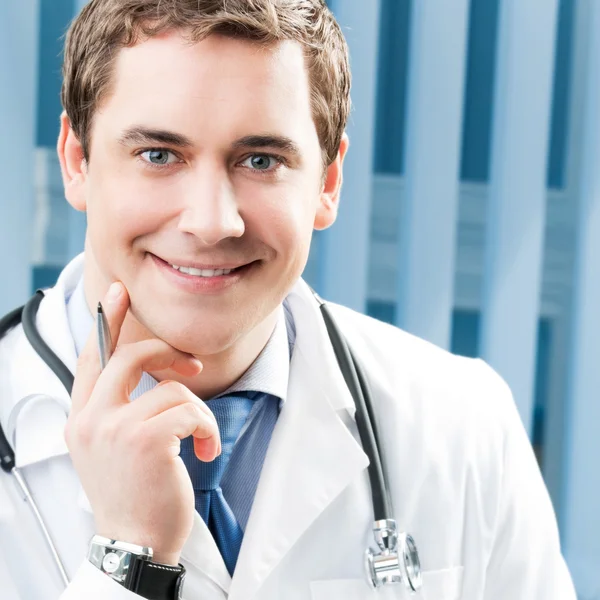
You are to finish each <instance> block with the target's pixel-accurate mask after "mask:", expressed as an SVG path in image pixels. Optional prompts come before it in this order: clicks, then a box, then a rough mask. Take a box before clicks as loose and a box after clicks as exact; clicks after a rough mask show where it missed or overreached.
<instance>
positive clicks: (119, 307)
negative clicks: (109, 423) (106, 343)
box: [71, 281, 129, 413]
mask: <svg viewBox="0 0 600 600" xmlns="http://www.w3.org/2000/svg"><path fill="white" fill-rule="evenodd" d="M102 308H103V310H104V312H105V314H106V318H107V321H108V324H109V327H110V334H111V339H112V342H113V349H114V347H115V345H116V343H117V341H118V339H119V334H120V332H121V327H122V325H123V322H124V321H125V315H126V314H127V309H128V308H129V294H128V293H127V290H126V289H125V286H124V285H123V284H122V283H120V282H118V281H116V282H114V283H113V284H112V285H111V286H110V288H109V289H108V292H107V293H106V295H105V296H104V300H103V301H102ZM94 317H95V312H94ZM100 372H101V368H100V354H99V351H98V334H97V332H96V327H92V331H91V333H90V335H89V336H88V339H87V342H86V344H85V347H84V348H83V350H82V352H81V354H80V355H79V358H78V360H77V371H76V373H75V381H74V383H73V391H72V394H71V399H72V409H71V410H72V412H73V413H78V412H80V411H81V410H82V409H83V407H84V406H85V405H86V404H87V402H88V400H89V398H90V396H91V395H92V391H93V390H94V387H95V385H96V381H97V380H98V377H99V376H100Z"/></svg>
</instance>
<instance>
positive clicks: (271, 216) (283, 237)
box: [242, 189, 314, 255]
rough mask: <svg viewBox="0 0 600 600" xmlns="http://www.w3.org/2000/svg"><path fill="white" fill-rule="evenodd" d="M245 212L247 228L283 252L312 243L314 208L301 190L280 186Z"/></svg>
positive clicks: (300, 251)
mask: <svg viewBox="0 0 600 600" xmlns="http://www.w3.org/2000/svg"><path fill="white" fill-rule="evenodd" d="M264 200H267V201H264ZM242 216H243V218H244V220H245V222H246V230H247V232H248V233H249V234H250V235H253V236H256V237H258V238H259V239H260V240H261V241H262V242H263V243H265V244H266V245H267V246H269V247H271V248H273V249H275V250H276V251H277V252H278V253H279V254H282V255H290V254H298V253H303V251H304V250H305V248H306V247H307V246H308V245H309V244H310V238H311V234H312V225H313V222H314V209H313V208H312V207H311V202H310V201H309V199H308V197H306V196H305V195H304V194H301V193H298V190H292V191H291V190H289V189H287V190H279V193H278V194H274V195H273V196H272V198H269V199H265V198H263V202H261V203H260V207H256V208H254V207H253V208H252V209H251V210H250V211H248V212H247V213H246V214H243V215H242Z"/></svg>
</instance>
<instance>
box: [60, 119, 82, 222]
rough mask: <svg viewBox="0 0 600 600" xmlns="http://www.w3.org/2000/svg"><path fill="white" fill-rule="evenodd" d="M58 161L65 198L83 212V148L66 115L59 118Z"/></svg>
mask: <svg viewBox="0 0 600 600" xmlns="http://www.w3.org/2000/svg"><path fill="white" fill-rule="evenodd" d="M56 149H57V151H58V159H59V161H60V170H61V173H62V179H63V185H64V187H65V197H66V199H67V201H68V202H69V204H70V205H71V206H72V207H73V208H75V209H76V210H79V211H82V212H84V211H85V209H86V201H85V193H84V192H85V180H86V178H87V163H86V161H85V158H84V156H83V147H82V146H81V142H80V141H79V140H78V139H77V136H76V135H75V132H74V131H73V129H72V128H71V122H70V121H69V117H67V113H65V112H64V111H63V113H62V114H61V116H60V133H59V135H58V144H57V148H56Z"/></svg>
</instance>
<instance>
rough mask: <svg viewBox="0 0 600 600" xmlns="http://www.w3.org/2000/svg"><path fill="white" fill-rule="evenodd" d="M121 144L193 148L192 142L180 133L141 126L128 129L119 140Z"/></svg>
mask: <svg viewBox="0 0 600 600" xmlns="http://www.w3.org/2000/svg"><path fill="white" fill-rule="evenodd" d="M119 143H120V144H122V145H123V146H130V145H132V144H166V145H168V146H179V147H180V148H189V147H191V146H193V143H192V140H191V139H190V138H188V137H186V136H185V135H182V134H180V133H175V132H173V131H167V130H165V129H151V128H149V127H141V126H135V127H130V128H129V129H126V130H125V131H124V132H123V134H122V135H121V137H120V138H119Z"/></svg>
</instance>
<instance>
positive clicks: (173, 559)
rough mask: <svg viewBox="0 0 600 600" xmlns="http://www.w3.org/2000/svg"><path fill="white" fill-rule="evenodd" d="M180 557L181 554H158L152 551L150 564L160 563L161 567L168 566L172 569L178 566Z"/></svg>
mask: <svg viewBox="0 0 600 600" xmlns="http://www.w3.org/2000/svg"><path fill="white" fill-rule="evenodd" d="M180 557H181V553H180V552H177V553H168V552H159V551H157V550H153V553H152V562H155V563H160V564H161V565H169V566H172V567H176V566H177V565H178V564H179V559H180Z"/></svg>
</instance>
